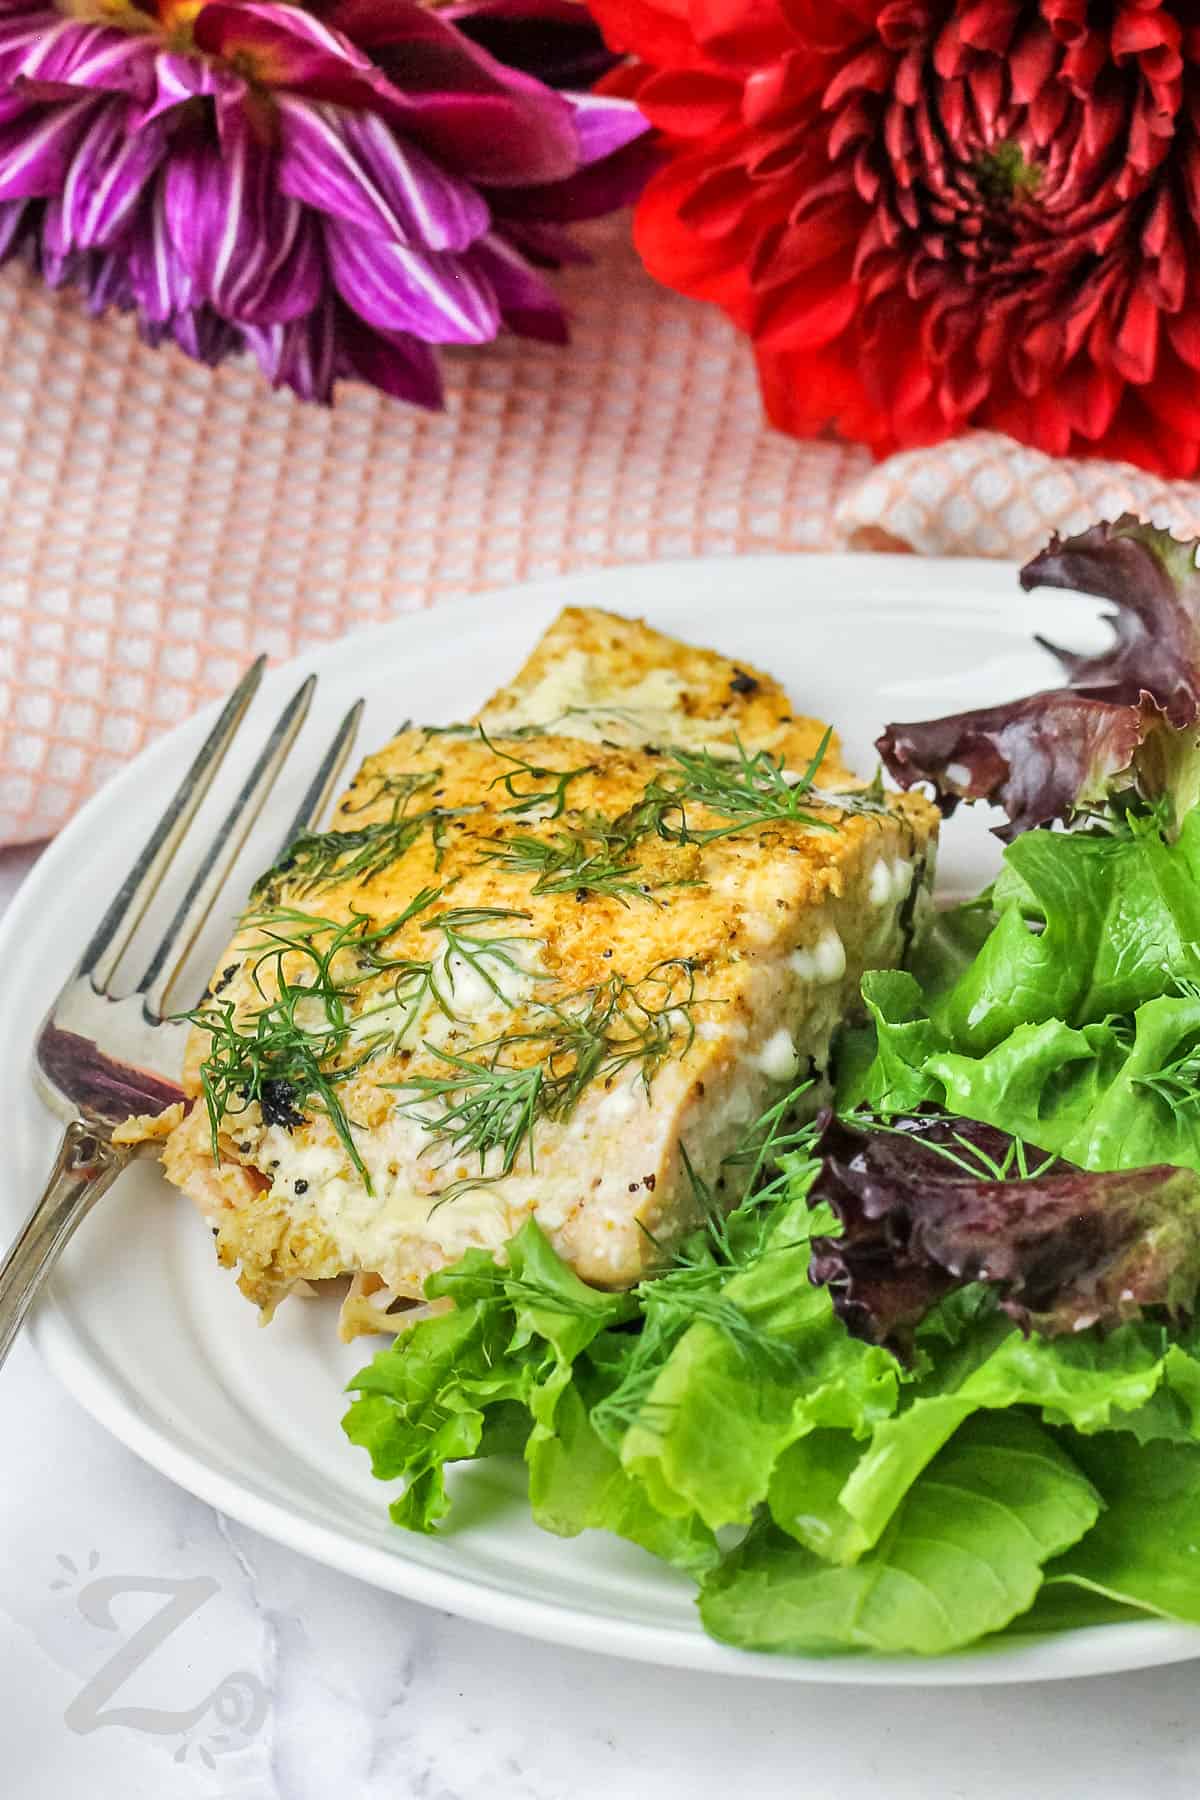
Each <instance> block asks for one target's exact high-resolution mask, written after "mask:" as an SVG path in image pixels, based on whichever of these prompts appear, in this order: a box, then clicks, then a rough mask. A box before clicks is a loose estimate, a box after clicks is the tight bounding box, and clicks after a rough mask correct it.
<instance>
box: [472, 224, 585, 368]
mask: <svg viewBox="0 0 1200 1800" xmlns="http://www.w3.org/2000/svg"><path fill="white" fill-rule="evenodd" d="M471 264H472V266H473V267H474V268H475V269H477V270H479V271H480V272H481V273H482V274H483V275H484V276H486V278H487V281H488V283H489V285H490V287H491V289H492V291H493V293H494V294H495V296H496V299H497V301H498V302H499V305H500V316H501V318H502V319H503V320H504V323H505V324H506V325H507V326H508V328H509V330H510V331H515V332H516V333H517V335H518V337H527V338H537V339H539V340H540V341H541V342H542V343H543V344H565V343H566V341H567V338H568V336H569V333H568V331H567V318H566V314H565V313H564V312H563V309H562V305H561V303H560V301H559V299H558V296H557V294H556V293H555V292H554V289H553V288H552V287H551V286H550V284H549V282H548V281H544V280H543V279H542V277H541V276H540V275H539V274H538V273H537V272H536V270H534V269H531V268H530V266H529V264H528V263H527V262H526V261H525V258H524V257H523V256H522V255H521V254H520V252H519V251H517V250H516V249H514V247H513V246H512V245H511V244H508V243H506V242H505V241H504V239H503V238H502V237H498V236H497V235H496V233H495V232H491V233H489V235H488V236H487V237H486V238H484V239H483V241H482V243H479V244H475V245H474V246H473V247H472V250H471Z"/></svg>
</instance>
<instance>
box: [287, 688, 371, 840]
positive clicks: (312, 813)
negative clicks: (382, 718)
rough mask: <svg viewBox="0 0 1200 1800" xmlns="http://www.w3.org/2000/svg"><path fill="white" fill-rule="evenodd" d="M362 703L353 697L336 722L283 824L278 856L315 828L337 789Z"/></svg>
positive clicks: (352, 745)
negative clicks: (292, 813)
mask: <svg viewBox="0 0 1200 1800" xmlns="http://www.w3.org/2000/svg"><path fill="white" fill-rule="evenodd" d="M364 704H365V702H364V701H362V700H356V701H355V702H354V705H353V706H352V707H351V708H350V711H349V712H348V713H347V714H346V716H345V718H344V719H343V720H342V722H341V724H340V725H339V726H338V729H337V735H336V737H335V738H334V740H333V742H332V744H330V746H329V748H328V750H327V751H326V752H325V754H324V756H323V757H322V758H321V766H320V768H319V769H318V770H317V772H316V774H315V775H314V776H313V778H312V780H311V782H310V783H309V785H308V791H307V793H306V794H305V796H304V798H303V800H302V801H301V802H300V807H299V810H298V812H297V813H296V816H295V818H294V819H293V820H292V822H291V824H290V825H289V826H288V828H287V831H286V833H285V835H284V839H283V842H282V843H281V844H280V846H279V856H283V854H284V852H285V851H287V850H290V849H291V847H292V845H293V844H294V843H295V841H296V839H297V838H298V837H300V836H301V835H302V833H304V832H306V831H315V829H316V828H317V826H318V825H319V824H320V822H321V820H322V819H323V818H324V817H325V814H326V812H327V810H328V808H329V803H330V801H331V800H332V799H333V796H334V793H335V792H336V790H337V785H338V780H339V778H340V776H341V773H342V770H343V769H344V768H345V766H346V759H347V758H348V757H349V755H350V752H351V750H352V749H353V748H354V740H355V738H356V737H357V735H358V726H359V721H360V720H361V718H362V712H363V706H364ZM277 860H278V859H277Z"/></svg>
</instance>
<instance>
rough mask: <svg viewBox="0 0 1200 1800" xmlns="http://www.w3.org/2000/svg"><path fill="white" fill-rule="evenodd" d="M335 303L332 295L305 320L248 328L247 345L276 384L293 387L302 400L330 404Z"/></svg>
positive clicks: (333, 372)
mask: <svg viewBox="0 0 1200 1800" xmlns="http://www.w3.org/2000/svg"><path fill="white" fill-rule="evenodd" d="M335 304H336V302H335V301H334V299H333V297H332V296H330V297H329V298H328V299H327V300H325V301H324V302H323V303H322V304H321V305H320V306H318V307H316V308H314V310H313V311H312V312H311V313H309V314H308V315H307V317H305V318H303V319H292V320H289V322H288V323H287V324H286V325H267V326H253V325H252V326H250V327H248V328H247V330H246V333H245V337H246V344H247V347H248V348H249V349H250V350H252V351H253V352H254V355H255V356H256V357H257V358H258V363H259V367H260V368H261V369H262V372H263V374H264V375H265V376H266V378H267V380H268V381H269V382H270V383H271V386H272V387H290V388H291V389H292V391H293V393H296V394H298V395H299V396H300V398H301V400H316V401H318V402H319V403H320V404H321V405H323V406H328V405H330V403H331V402H332V400H333V381H334V375H335V372H336V371H335V367H334V359H335V350H336V341H335V329H334V306H335Z"/></svg>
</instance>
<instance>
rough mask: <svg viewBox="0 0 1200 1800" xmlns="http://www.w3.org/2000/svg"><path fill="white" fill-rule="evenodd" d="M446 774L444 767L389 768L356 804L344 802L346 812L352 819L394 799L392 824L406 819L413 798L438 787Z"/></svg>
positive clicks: (390, 819) (392, 802) (390, 821)
mask: <svg viewBox="0 0 1200 1800" xmlns="http://www.w3.org/2000/svg"><path fill="white" fill-rule="evenodd" d="M442 775H443V771H442V770H441V769H394V770H391V771H388V772H386V773H384V774H381V775H380V777H379V779H378V781H377V782H376V784H375V786H374V787H373V788H372V790H371V792H370V793H369V794H366V795H364V796H362V797H361V798H358V797H357V796H356V799H355V803H354V804H353V805H350V804H349V803H348V802H347V801H343V802H342V811H343V813H345V814H346V816H347V817H348V818H352V817H353V816H354V815H355V814H357V813H361V812H366V811H367V809H368V807H371V806H378V805H380V804H381V802H383V801H385V800H388V801H390V802H391V814H390V817H389V819H388V823H389V824H395V822H396V820H397V819H402V818H404V816H405V815H406V813H407V812H408V806H409V802H410V800H412V799H413V797H414V796H415V795H417V794H424V793H428V792H429V790H430V789H431V788H435V787H436V786H437V784H438V782H439V781H440V780H441V779H442Z"/></svg>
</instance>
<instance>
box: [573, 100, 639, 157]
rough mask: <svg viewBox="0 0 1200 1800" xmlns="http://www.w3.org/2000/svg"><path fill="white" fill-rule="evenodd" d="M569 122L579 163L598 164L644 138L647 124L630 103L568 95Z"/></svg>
mask: <svg viewBox="0 0 1200 1800" xmlns="http://www.w3.org/2000/svg"><path fill="white" fill-rule="evenodd" d="M568 98H569V99H570V102H571V118H572V122H573V124H574V126H575V130H576V132H577V133H578V136H579V151H580V155H579V160H580V162H581V163H583V164H585V165H586V164H588V163H594V162H599V161H600V160H601V158H602V157H605V156H612V155H613V154H614V152H616V151H617V150H623V149H624V148H625V146H626V144H632V143H633V141H634V139H635V138H640V137H644V136H645V134H646V132H648V131H649V129H650V121H649V119H647V118H646V116H645V114H644V113H643V112H641V111H640V110H639V109H638V108H637V107H636V106H635V105H634V103H633V101H632V100H612V99H609V98H608V96H607V95H604V94H571V95H569V96H568Z"/></svg>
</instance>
